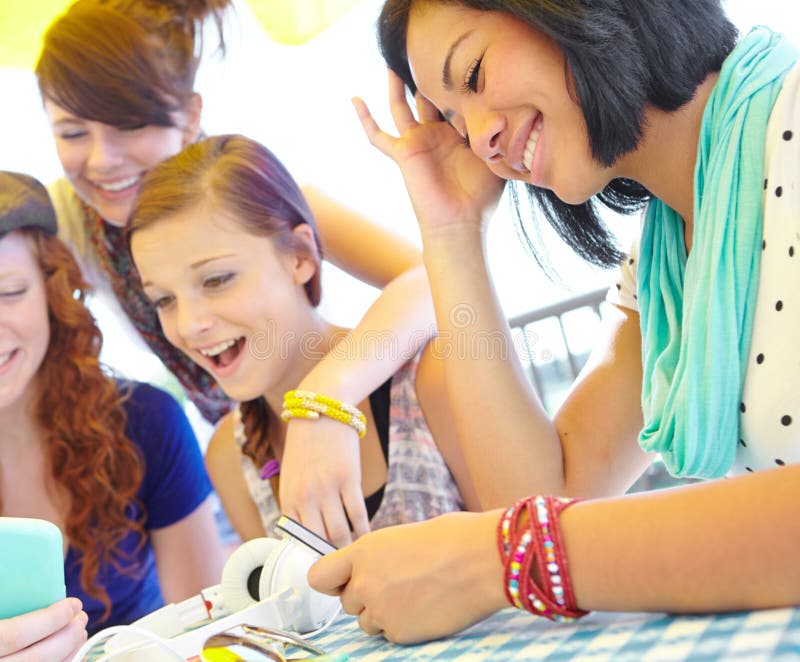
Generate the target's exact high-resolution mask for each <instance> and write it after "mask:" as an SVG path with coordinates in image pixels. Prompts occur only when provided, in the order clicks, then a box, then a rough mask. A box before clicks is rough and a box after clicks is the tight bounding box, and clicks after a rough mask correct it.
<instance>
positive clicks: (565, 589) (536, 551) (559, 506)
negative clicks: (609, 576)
mask: <svg viewBox="0 0 800 662" xmlns="http://www.w3.org/2000/svg"><path fill="white" fill-rule="evenodd" d="M577 501H580V499H563V498H560V497H553V496H534V497H527V498H525V499H520V500H519V501H517V502H516V503H515V504H514V505H513V506H511V507H510V508H508V510H506V511H505V512H504V513H503V516H502V517H501V518H500V522H499V523H498V525H497V546H498V550H499V552H500V559H501V560H502V562H503V566H504V567H505V574H504V577H505V592H506V598H507V599H508V601H509V603H511V605H512V606H514V607H516V608H517V609H525V610H527V611H529V612H531V613H533V614H536V615H537V616H544V617H545V618H549V619H550V620H552V621H560V622H569V621H573V620H575V619H576V618H580V617H581V616H583V615H585V614H586V613H587V612H585V611H581V610H580V609H578V607H577V605H576V604H575V594H574V592H573V590H572V580H571V579H570V576H569V566H568V565H567V556H566V554H565V552H564V542H563V540H562V537H561V527H560V526H559V522H558V516H559V515H560V514H561V513H562V512H563V511H564V510H565V509H566V508H569V506H571V505H572V504H573V503H576V502H577ZM525 515H527V518H525V519H524V526H520V522H521V521H522V519H523V516H525ZM534 563H536V569H537V570H538V572H539V577H540V581H541V583H542V586H541V587H539V586H538V585H537V584H536V582H535V581H534V580H533V578H532V577H531V570H532V568H533V564H534Z"/></svg>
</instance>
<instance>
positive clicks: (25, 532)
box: [0, 517, 66, 618]
mask: <svg viewBox="0 0 800 662" xmlns="http://www.w3.org/2000/svg"><path fill="white" fill-rule="evenodd" d="M65 597H66V587H65V586H64V549H63V540H62V538H61V531H60V530H59V528H58V527H57V526H56V525H55V524H53V523H52V522H47V521H45V520H42V519H34V518H31V517H0V618H10V617H11V616H19V615H20V614H26V613H28V612H29V611H33V610H34V609H41V608H42V607H48V606H50V605H51V604H53V603H54V602H58V601H59V600H61V599H63V598H65Z"/></svg>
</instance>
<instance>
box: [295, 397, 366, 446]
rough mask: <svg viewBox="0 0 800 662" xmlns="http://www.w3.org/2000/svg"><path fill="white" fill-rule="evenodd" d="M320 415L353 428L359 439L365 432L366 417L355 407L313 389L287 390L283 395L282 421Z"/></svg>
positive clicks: (314, 417)
mask: <svg viewBox="0 0 800 662" xmlns="http://www.w3.org/2000/svg"><path fill="white" fill-rule="evenodd" d="M320 415H322V416H327V417H328V418H332V419H334V420H336V421H339V422H341V423H344V424H345V425H349V426H350V427H351V428H354V429H355V431H356V432H357V433H358V437H359V439H361V438H363V436H364V435H365V434H366V433H367V418H366V417H365V416H364V414H363V413H362V412H361V410H360V409H358V408H357V407H353V406H352V405H348V404H345V403H344V402H340V401H339V400H335V399H333V398H329V397H328V396H325V395H321V394H319V393H314V392H313V391H300V390H296V391H287V392H286V394H285V395H284V396H283V411H282V412H281V418H282V419H283V420H284V421H288V420H290V419H292V418H306V419H312V420H317V419H319V417H320Z"/></svg>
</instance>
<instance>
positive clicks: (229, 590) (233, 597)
mask: <svg viewBox="0 0 800 662" xmlns="http://www.w3.org/2000/svg"><path fill="white" fill-rule="evenodd" d="M280 545H281V541H280V540H276V539H274V538H254V539H253V540H248V541H247V542H246V543H244V544H243V545H241V546H239V547H238V548H237V549H236V550H235V551H234V552H233V554H231V555H230V558H228V560H227V561H226V562H225V567H224V568H223V569H222V581H221V582H220V585H221V586H222V599H223V602H224V605H225V611H227V612H228V613H233V612H236V611H240V610H241V609H245V608H246V607H249V606H251V605H254V604H255V603H256V602H258V601H260V600H263V599H264V598H267V597H269V591H266V592H264V593H262V592H261V590H260V586H261V581H262V575H263V569H264V567H265V565H267V564H266V563H265V559H267V558H268V557H269V556H270V555H271V554H272V552H273V551H274V550H275V548H276V547H279V546H280ZM267 574H271V573H267Z"/></svg>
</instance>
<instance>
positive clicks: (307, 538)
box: [275, 515, 336, 556]
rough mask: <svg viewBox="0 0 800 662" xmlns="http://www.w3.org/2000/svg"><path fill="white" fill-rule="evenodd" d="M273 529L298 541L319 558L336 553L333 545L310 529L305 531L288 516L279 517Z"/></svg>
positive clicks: (304, 528)
mask: <svg viewBox="0 0 800 662" xmlns="http://www.w3.org/2000/svg"><path fill="white" fill-rule="evenodd" d="M275 528H276V529H277V530H278V531H279V532H281V533H285V534H286V535H288V536H290V537H292V538H294V539H295V540H299V541H300V542H301V543H303V544H304V545H306V547H310V548H311V549H313V550H314V551H315V552H316V553H317V554H320V555H321V556H325V554H327V553H329V552H334V551H336V547H335V546H334V545H333V544H331V543H330V542H328V541H327V540H325V538H322V537H321V536H318V535H317V534H316V533H314V532H313V531H311V530H310V529H307V528H306V527H304V526H303V525H302V524H300V522H298V521H296V520H293V519H292V518H291V517H289V516H288V515H281V516H280V519H279V520H278V522H277V523H276V524H275Z"/></svg>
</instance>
